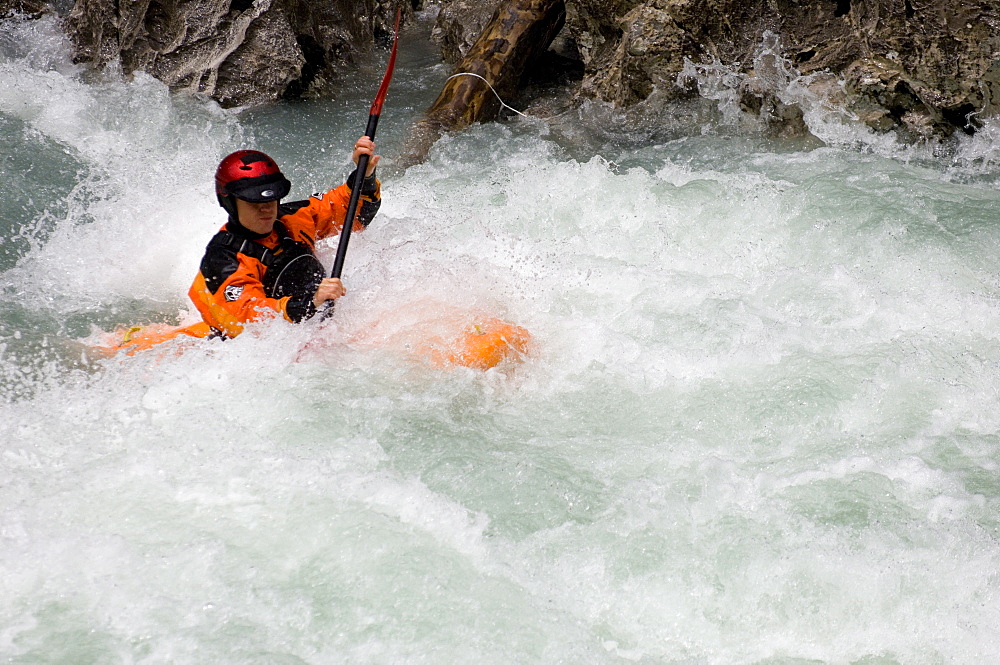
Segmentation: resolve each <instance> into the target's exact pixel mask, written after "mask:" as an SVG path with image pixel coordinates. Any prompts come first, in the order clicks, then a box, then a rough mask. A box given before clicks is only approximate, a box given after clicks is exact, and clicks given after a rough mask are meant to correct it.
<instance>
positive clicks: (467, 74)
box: [445, 72, 528, 118]
mask: <svg viewBox="0 0 1000 665" xmlns="http://www.w3.org/2000/svg"><path fill="white" fill-rule="evenodd" d="M456 76H475V77H476V78H477V79H482V80H483V81H484V82H485V83H486V85H488V86H490V90H493V86H492V85H490V82H489V81H487V80H486V79H485V78H483V77H482V76H480V75H479V74H473V73H472V72H459V73H458V74H452V75H451V76H449V77H448V78H446V79H445V83H447V82H448V81H450V80H452V79H453V78H455V77H456ZM493 94H494V95H496V97H497V101H498V102H500V106H502V107H504V108H505V109H510V110H511V111H513V112H514V113H516V114H518V115H519V116H521V117H522V118H527V117H528V116H526V115H524V114H523V113H521V112H520V111H518V110H517V109H516V108H514V107H513V106H507V105H506V104H505V103H504V101H503V100H502V99H500V93H498V92H497V91H496V90H493Z"/></svg>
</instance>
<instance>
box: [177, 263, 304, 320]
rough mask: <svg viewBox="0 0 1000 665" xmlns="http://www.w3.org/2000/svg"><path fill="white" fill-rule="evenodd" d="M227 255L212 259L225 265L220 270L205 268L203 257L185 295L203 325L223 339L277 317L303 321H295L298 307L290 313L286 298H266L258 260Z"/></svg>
mask: <svg viewBox="0 0 1000 665" xmlns="http://www.w3.org/2000/svg"><path fill="white" fill-rule="evenodd" d="M227 254H228V255H227V256H224V257H215V260H216V261H219V260H221V261H226V262H228V263H227V265H226V266H224V267H222V269H221V270H220V269H219V266H209V265H207V262H209V261H210V260H211V258H210V257H209V256H206V258H205V261H204V262H203V263H202V269H201V271H200V272H199V273H198V275H197V277H195V280H194V283H193V284H192V285H191V289H190V291H189V292H188V295H189V296H190V297H191V300H192V301H193V302H194V305H195V307H197V308H198V311H199V312H200V313H201V316H202V318H203V319H204V320H205V322H206V323H208V324H209V325H210V326H211V327H212V328H215V329H216V330H218V331H219V332H221V333H222V334H223V335H225V336H226V337H235V336H236V335H239V334H240V333H241V332H243V327H244V326H245V324H247V323H248V322H250V321H253V320H258V319H261V318H266V317H269V316H279V315H280V316H283V317H284V318H285V319H287V320H289V321H296V320H299V319H301V318H302V316H299V317H298V318H295V315H296V314H298V312H297V311H295V310H296V307H298V306H299V305H301V303H293V307H292V308H291V309H292V310H293V311H292V312H289V304H290V303H289V300H290V299H289V298H287V297H286V298H281V299H275V298H268V297H267V295H266V294H265V293H264V285H263V284H262V283H261V275H263V272H264V267H263V265H262V264H261V263H260V262H259V261H258V260H257V259H254V258H252V257H249V256H246V255H245V254H236V253H227ZM220 278H222V279H221V282H220ZM213 287H214V288H213ZM309 304H310V305H311V304H312V303H309Z"/></svg>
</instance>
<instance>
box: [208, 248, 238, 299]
mask: <svg viewBox="0 0 1000 665" xmlns="http://www.w3.org/2000/svg"><path fill="white" fill-rule="evenodd" d="M239 267H240V262H239V259H237V258H236V252H234V251H233V250H232V249H231V248H229V247H226V246H224V245H220V244H211V243H210V244H209V245H208V247H207V248H206V249H205V256H204V257H203V258H202V259H201V274H202V276H203V277H204V278H205V284H206V286H208V289H209V291H211V292H212V293H213V294H214V293H215V292H216V291H218V290H219V287H220V286H222V283H223V282H225V281H226V280H227V279H229V276H230V275H232V274H233V273H234V272H236V269H237V268H239Z"/></svg>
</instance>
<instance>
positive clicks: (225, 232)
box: [188, 174, 381, 337]
mask: <svg viewBox="0 0 1000 665" xmlns="http://www.w3.org/2000/svg"><path fill="white" fill-rule="evenodd" d="M353 179H354V178H353V174H352V175H351V176H349V177H348V181H347V182H346V183H344V184H343V185H340V186H339V187H336V188H335V189H331V190H330V191H328V192H327V193H326V194H322V195H319V194H316V195H313V196H312V197H310V198H309V199H308V200H306V201H297V202H294V203H283V204H281V205H280V206H279V207H278V221H277V222H275V228H274V230H273V231H272V232H271V233H270V234H269V235H266V236H261V234H259V233H254V232H252V231H250V230H248V229H246V228H244V227H243V226H242V225H241V224H240V223H239V222H238V221H236V220H234V219H230V220H229V222H228V223H227V224H226V225H225V226H223V227H222V229H221V230H220V231H219V232H218V233H217V234H216V235H215V236H214V237H213V238H212V240H211V242H209V243H208V247H207V248H206V249H205V256H204V258H202V260H201V270H200V271H199V272H198V275H197V276H196V277H195V279H194V283H193V284H192V285H191V289H190V290H189V291H188V295H189V296H190V297H191V300H192V301H194V305H195V307H197V308H198V311H199V312H200V313H201V316H202V318H203V319H204V320H205V323H207V324H208V325H209V326H211V327H212V329H213V330H214V331H215V332H216V333H217V334H219V335H221V336H223V337H235V336H236V335H238V334H240V333H241V332H242V331H243V326H244V325H245V324H246V323H247V322H249V321H252V320H254V319H258V318H261V317H262V316H269V315H270V316H276V315H281V316H283V317H284V318H285V319H287V320H289V321H294V322H299V321H302V320H303V319H307V318H309V317H310V316H312V315H313V314H315V312H316V308H315V306H314V305H313V302H312V299H313V296H314V295H315V289H312V291H311V292H310V293H301V294H299V295H291V296H288V295H286V296H283V297H282V296H280V294H276V293H274V292H273V291H274V289H273V288H272V285H271V284H269V283H268V282H269V280H267V272H268V269H269V267H270V266H271V265H272V258H273V256H274V254H276V253H278V254H280V253H281V252H282V250H285V249H286V248H288V247H290V246H294V247H295V248H297V249H298V250H299V251H300V252H302V253H308V254H310V255H311V253H312V251H313V248H314V247H315V244H316V241H317V240H320V239H321V238H325V237H327V236H331V235H335V234H337V233H339V232H340V230H341V228H343V225H344V218H345V217H346V216H347V205H348V201H349V200H350V197H351V185H350V183H351V182H353ZM360 202H361V204H360V205H359V206H358V213H357V216H356V217H355V220H354V226H353V227H352V229H351V230H352V231H360V230H362V229H364V228H365V227H366V226H368V224H369V223H370V222H371V220H372V218H373V217H374V216H375V213H376V212H377V211H378V208H379V206H380V205H381V183H379V182H378V180H377V179H376V178H375V177H374V176H372V177H371V178H368V179H366V180H365V181H364V185H363V186H362V190H361V198H360ZM276 296H277V297H276Z"/></svg>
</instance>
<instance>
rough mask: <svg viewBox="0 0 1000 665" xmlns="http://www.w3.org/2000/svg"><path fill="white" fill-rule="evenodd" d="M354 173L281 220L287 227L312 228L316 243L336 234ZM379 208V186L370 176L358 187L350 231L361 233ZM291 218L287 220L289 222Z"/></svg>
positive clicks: (340, 227) (380, 188)
mask: <svg viewBox="0 0 1000 665" xmlns="http://www.w3.org/2000/svg"><path fill="white" fill-rule="evenodd" d="M355 173H356V171H354V172H352V173H351V175H349V176H348V177H347V182H345V183H344V184H342V185H340V186H339V187H335V188H333V189H331V190H330V191H328V192H326V193H325V194H315V195H313V196H312V197H310V198H309V203H308V204H307V205H305V206H303V207H301V208H299V209H298V210H297V211H295V212H294V213H292V214H291V215H288V216H287V217H283V218H282V219H283V220H285V221H286V223H288V225H289V226H290V227H293V226H294V227H299V228H302V227H306V226H312V227H313V228H315V229H316V238H315V239H316V240H319V239H320V238H326V237H328V236H332V235H336V234H338V233H340V229H342V228H343V226H344V219H345V218H346V217H347V205H348V203H349V202H350V200H351V183H352V182H353V181H354V176H355ZM381 205H382V183H381V182H379V180H378V178H376V177H375V176H374V174H373V175H372V177H371V178H366V179H365V180H364V183H363V184H362V187H361V197H360V198H359V205H358V212H357V214H356V215H355V217H354V226H353V227H352V229H351V230H352V231H361V230H363V229H364V228H365V227H367V226H368V225H369V224H371V221H372V219H373V218H374V217H375V213H377V212H378V209H379V206H381ZM289 218H291V219H289Z"/></svg>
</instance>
